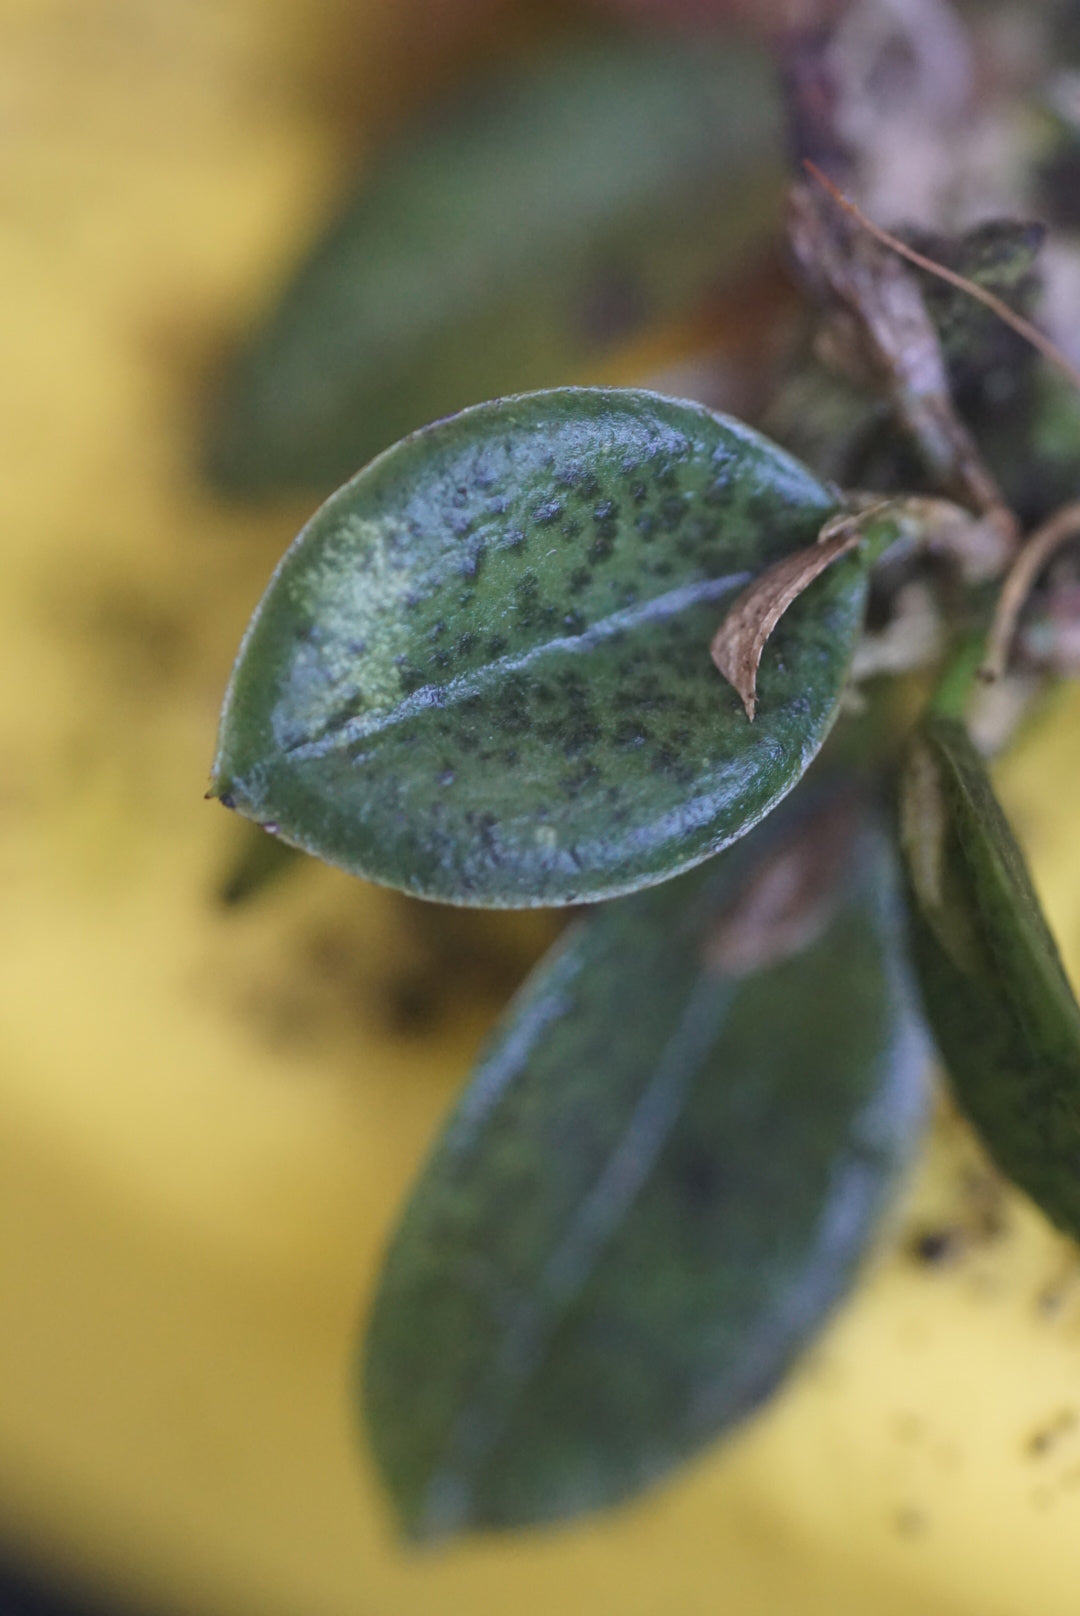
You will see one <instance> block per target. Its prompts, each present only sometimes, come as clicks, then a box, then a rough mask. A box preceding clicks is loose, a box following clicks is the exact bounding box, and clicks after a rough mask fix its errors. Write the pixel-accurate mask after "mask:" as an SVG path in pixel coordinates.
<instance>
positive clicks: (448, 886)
mask: <svg viewBox="0 0 1080 1616" xmlns="http://www.w3.org/2000/svg"><path fill="white" fill-rule="evenodd" d="M834 508H835V502H834V495H833V494H832V493H831V491H830V490H828V489H826V488H825V487H823V486H822V485H821V484H820V483H818V482H817V481H816V480H815V479H814V478H813V477H812V476H811V475H810V474H809V473H808V472H807V471H806V470H805V469H804V468H803V467H801V466H800V465H799V464H798V463H797V462H796V461H794V460H792V459H790V458H789V457H788V456H787V455H786V454H784V453H783V452H782V451H781V450H779V449H777V448H776V447H775V446H774V445H772V444H770V443H768V442H767V441H766V440H765V439H763V438H760V437H758V436H757V435H756V434H755V433H753V432H751V431H749V430H748V429H747V428H746V427H743V426H740V425H739V424H738V423H736V422H733V421H728V420H724V419H723V418H721V417H718V416H715V415H713V414H711V413H710V412H709V411H708V410H706V409H704V408H702V407H700V406H697V405H691V404H682V403H677V402H675V401H673V400H670V399H662V398H659V397H658V396H657V395H655V394H651V393H643V392H633V391H624V392H622V391H621V392H609V391H604V390H601V389H595V390H593V389H575V388H566V389H560V390H556V391H555V392H551V393H546V394H545V393H541V394H533V395H530V396H526V397H524V398H519V399H507V400H503V401H502V402H500V403H496V404H490V405H481V406H479V407H478V408H476V409H474V410H467V411H465V412H464V413H463V414H461V415H459V416H455V417H453V418H451V419H450V420H448V421H443V422H438V423H436V425H434V426H432V427H429V428H427V429H426V430H425V431H423V432H420V433H416V434H415V435H414V436H413V437H411V438H407V439H406V440H405V441H404V442H402V443H400V444H398V445H397V446H396V447H395V448H393V449H391V450H389V451H387V453H386V454H384V455H381V456H380V457H379V458H378V459H377V460H375V461H374V462H373V463H372V464H371V465H370V466H369V467H368V468H367V469H366V470H365V471H363V472H361V473H360V475H359V476H358V477H356V478H355V479H354V480H353V481H352V482H351V483H349V484H347V485H346V487H345V488H343V489H342V490H341V491H340V492H339V493H338V494H336V495H335V496H334V497H333V498H332V499H331V500H330V501H329V502H328V503H327V504H326V505H325V506H324V507H323V508H322V510H321V511H320V512H319V513H318V514H317V515H316V516H315V518H314V519H313V520H312V522H311V523H310V524H309V526H308V527H307V528H306V529H305V530H304V532H303V533H302V534H301V535H300V537H299V539H298V540H297V541H296V543H295V544H294V546H293V548H292V549H291V550H290V551H289V553H288V555H287V556H286V557H285V559H284V561H283V562H282V564H281V566H280V567H279V568H278V571H277V573H276V574H275V576H274V579H273V581H272V583H271V585H270V588H269V590H268V591H267V593H266V596H265V597H264V599H263V601H262V604H261V605H260V607H259V609H258V611H257V613H256V615H255V618H254V621H253V623H252V625H251V627H250V628H249V630H248V633H247V637H246V638H245V641H244V644H243V646H242V648H241V652H240V657H239V660H238V662H237V666H236V668H235V670H234V673H233V678H232V683H231V685H230V688H229V693H228V695H227V697H226V702H225V710H224V715H223V718H222V729H221V736H220V743H219V752H218V757H217V760H216V763H215V773H214V784H213V788H212V789H213V792H214V794H216V795H218V796H220V797H221V798H222V800H223V801H224V802H226V804H227V805H228V806H234V807H237V808H239V809H240V810H241V812H243V813H245V814H247V815H248V816H249V817H250V818H253V819H256V820H258V821H260V822H263V823H266V822H269V823H271V824H272V825H273V826H274V827H275V828H276V829H277V830H278V831H279V832H280V833H281V834H282V835H283V836H285V837H286V839H288V840H290V841H292V842H295V843H296V844H297V845H298V846H300V847H303V848H306V849H307V850H308V851H309V852H312V853H316V854H318V855H320V856H321V857H322V858H325V859H327V860H329V861H330V862H331V863H334V864H339V865H341V866H342V867H343V868H344V869H347V870H351V871H353V872H354V873H355V874H357V875H363V876H367V877H369V878H370V879H372V880H375V881H381V882H384V883H386V884H388V885H390V886H398V887H403V888H405V889H407V890H409V891H411V892H415V893H418V894H420V895H422V896H425V897H432V898H440V899H443V900H445V901H448V902H457V903H470V904H480V905H502V906H528V905H536V904H561V903H574V902H578V901H580V900H582V899H588V898H598V897H604V896H611V895H613V894H616V893H620V892H623V891H626V890H629V889H632V888H634V887H636V886H641V885H643V884H645V883H648V882H653V881H658V880H662V879H664V878H666V877H667V876H670V875H673V874H675V873H676V872H678V871H679V870H682V869H686V868H688V867H689V866H690V865H693V864H695V863H697V862H699V861H700V860H701V859H703V858H706V857H708V856H709V855H710V854H711V853H715V852H716V851H718V849H720V848H722V847H724V846H726V845H727V844H728V843H729V842H731V841H733V840H734V839H735V838H736V837H738V836H741V835H742V834H743V832H744V831H746V830H747V829H749V827H750V826H751V825H753V824H754V823H755V822H756V821H757V820H759V819H761V818H762V817H763V816H764V815H765V814H766V813H768V812H769V810H770V809H771V808H772V807H773V806H774V804H775V803H776V802H778V801H779V799H780V798H781V797H783V796H784V795H785V793H786V792H787V791H789V790H790V789H791V787H792V786H793V785H794V784H795V782H796V781H797V780H798V779H799V778H800V776H801V775H802V773H803V771H804V770H805V769H806V767H807V766H808V765H809V763H810V761H811V759H812V758H813V756H814V755H815V753H816V752H817V750H818V748H819V747H820V745H821V743H822V741H823V740H824V738H825V735H826V734H827V732H828V730H829V727H830V725H831V724H832V721H833V718H834V716H835V713H836V708H837V703H838V700H839V696H840V691H841V687H842V685H843V681H844V678H845V674H846V670H847V665H848V660H849V657H850V655H851V651H852V648H853V646H854V642H855V638H856V636H857V634H858V631H859V627H860V624H861V621H862V615H863V605H864V600H865V593H866V567H865V562H864V560H863V557H862V556H861V555H858V556H856V555H852V556H847V557H844V558H843V559H842V560H840V561H838V562H836V563H835V565H834V566H832V567H831V568H830V569H829V570H828V572H826V573H825V574H824V575H823V576H822V577H821V578H819V579H818V580H817V581H816V582H815V583H813V584H812V585H811V586H810V588H809V589H808V590H807V591H806V592H805V594H803V595H802V597H801V598H800V599H799V600H798V601H797V602H796V603H795V604H794V605H793V606H792V607H791V609H790V610H789V611H788V612H787V613H786V614H785V616H784V618H783V620H782V621H781V623H780V625H779V627H778V628H777V630H776V633H775V635H774V636H773V638H772V640H771V642H770V645H769V647H768V650H767V652H766V655H765V658H764V661H763V665H762V672H761V677H760V680H759V686H758V715H757V719H756V722H755V723H754V724H753V725H751V724H749V723H747V720H746V717H745V715H744V713H743V710H742V706H741V703H740V700H739V697H738V696H737V695H736V693H735V691H734V690H732V689H731V688H730V686H728V685H727V684H725V683H724V682H723V680H722V679H721V678H720V676H719V674H717V673H716V671H715V669H713V667H712V665H711V663H710V660H709V642H710V640H711V638H712V634H713V631H714V629H715V627H716V624H717V621H718V619H719V617H720V616H721V615H722V612H723V610H724V605H725V603H726V602H728V601H729V600H730V599H731V598H732V597H733V592H734V591H737V590H738V589H739V588H740V587H741V586H742V585H743V584H745V583H746V582H747V580H748V578H749V577H750V575H751V574H752V573H755V572H757V571H759V570H761V569H763V568H764V567H766V566H768V565H769V563H771V562H773V561H775V560H776V559H777V558H778V557H779V556H781V555H784V554H786V553H787V552H789V551H790V550H793V549H796V548H799V547H800V546H802V545H805V544H808V543H810V542H811V541H812V540H813V538H814V536H815V535H816V533H817V532H818V530H819V529H820V527H821V525H822V523H823V522H824V521H825V519H826V518H827V517H828V516H829V514H830V513H831V512H832V511H833V509H834Z"/></svg>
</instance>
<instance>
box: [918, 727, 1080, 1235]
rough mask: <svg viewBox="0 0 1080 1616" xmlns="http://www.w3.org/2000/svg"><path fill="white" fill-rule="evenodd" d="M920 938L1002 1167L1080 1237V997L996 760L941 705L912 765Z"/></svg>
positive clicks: (934, 997) (951, 1037)
mask: <svg viewBox="0 0 1080 1616" xmlns="http://www.w3.org/2000/svg"><path fill="white" fill-rule="evenodd" d="M901 832H902V840H903V847H904V854H905V860H906V865H907V873H908V891H909V896H910V900H911V905H910V906H911V914H912V927H911V929H912V941H913V952H914V956H915V963H916V968H917V971H918V976H919V983H920V986H921V989H922V995H923V1000H924V1003H925V1005H926V1010H927V1014H928V1016H929V1019H930V1024H931V1029H932V1031H933V1034H934V1037H935V1039H936V1040H937V1043H938V1046H939V1048H940V1050H941V1054H942V1056H943V1058H944V1060H945V1064H946V1066H947V1067H948V1070H949V1075H950V1077H951V1079H952V1086H953V1090H954V1092H955V1094H956V1097H957V1100H958V1101H959V1103H960V1105H961V1106H962V1107H963V1109H964V1110H965V1111H966V1112H967V1114H968V1116H969V1117H970V1118H971V1120H972V1122H973V1123H974V1124H975V1126H976V1128H977V1129H978V1130H979V1132H980V1134H981V1135H982V1139H983V1142H984V1144H985V1145H986V1147H987V1150H988V1151H989V1153H990V1155H991V1156H992V1157H993V1159H994V1161H995V1162H996V1163H997V1164H998V1166H999V1167H1000V1168H1001V1170H1002V1172H1004V1173H1005V1174H1007V1176H1008V1177H1009V1178H1011V1179H1013V1180H1014V1181H1015V1183H1017V1184H1019V1185H1020V1187H1021V1188H1022V1189H1024V1190H1026V1191H1027V1193H1028V1194H1029V1195H1030V1196H1031V1197H1032V1199H1033V1200H1035V1201H1036V1202H1038V1204H1039V1206H1040V1207H1041V1208H1042V1209H1043V1211H1044V1212H1045V1213H1046V1214H1047V1216H1048V1217H1049V1218H1051V1219H1052V1220H1053V1222H1054V1223H1056V1224H1058V1225H1059V1226H1060V1227H1061V1228H1063V1229H1065V1230H1067V1231H1068V1232H1069V1233H1070V1234H1073V1235H1075V1236H1080V1007H1078V1006H1077V1003H1076V1000H1075V999H1074V997H1073V994H1072V990H1071V988H1070V987H1069V984H1068V981H1067V980H1066V977H1065V973H1064V971H1063V969H1062V966H1061V960H1060V958H1059V956H1058V951H1057V948H1056V946H1055V943H1054V939H1053V937H1052V936H1051V934H1050V930H1049V928H1048V926H1047V924H1046V921H1045V919H1044V918H1043V914H1042V910H1041V909H1040V907H1039V902H1038V899H1037V898H1036V896H1035V892H1034V889H1033V888H1032V885H1031V880H1030V877H1029V876H1028V873H1027V870H1026V868H1025V866H1024V861H1023V857H1022V855H1021V853H1020V849H1019V848H1018V847H1017V844H1016V841H1015V838H1014V837H1013V834H1012V831H1011V830H1010V829H1009V825H1008V822H1007V821H1006V819H1005V816H1004V814H1003V813H1002V811H1001V808H1000V807H999V805H998V802H997V799H996V798H995V796H994V793H993V790H992V788H991V786H990V782H989V780H988V779H987V776H986V771H985V769H984V767H983V764H982V761H981V759H980V758H979V756H978V754H977V753H976V751H975V749H974V747H973V746H972V744H971V742H970V741H969V739H968V737H967V734H966V732H965V730H964V729H963V728H962V727H961V725H959V724H957V723H955V722H953V721H951V720H947V719H942V718H937V717H934V718H931V719H930V720H928V721H927V722H926V723H925V724H924V725H923V727H922V729H921V731H920V733H919V734H918V736H917V738H916V739H915V741H914V742H913V744H912V746H911V749H910V752H909V755H908V759H907V764H906V768H905V771H904V776H903V786H902V795H901Z"/></svg>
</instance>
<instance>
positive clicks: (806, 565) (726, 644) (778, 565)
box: [710, 516, 861, 723]
mask: <svg viewBox="0 0 1080 1616" xmlns="http://www.w3.org/2000/svg"><path fill="white" fill-rule="evenodd" d="M860 537H861V532H860V528H859V524H858V520H857V518H855V517H851V516H844V517H840V518H839V519H835V518H834V519H833V521H831V522H827V523H826V524H825V526H824V527H823V528H822V530H821V533H820V535H819V536H818V539H817V542H816V543H815V544H811V545H809V546H808V547H807V549H805V550H796V551H795V552H794V554H793V555H789V556H784V557H783V559H782V560H780V561H777V562H775V563H774V564H773V565H772V566H771V567H768V568H766V570H765V571H764V572H763V573H762V574H761V575H760V577H757V578H755V579H754V582H753V583H752V584H750V585H749V586H748V587H747V588H746V589H744V590H743V592H742V594H741V595H740V596H739V597H738V599H737V600H736V601H735V604H734V605H733V606H732V608H731V610H730V611H729V612H728V614H727V616H726V617H725V618H724V621H723V622H722V623H721V625H720V627H719V628H718V629H717V631H716V633H715V635H714V636H713V642H712V645H711V646H710V651H711V654H712V659H713V661H714V662H715V664H716V666H717V667H718V668H719V670H720V672H721V673H722V674H723V676H724V678H725V679H726V680H727V682H728V684H730V685H733V686H734V687H735V689H736V690H737V691H738V693H739V695H740V696H741V697H742V704H743V706H744V707H745V708H746V716H747V718H748V719H749V720H750V722H751V723H753V722H754V713H755V712H756V710H757V672H758V667H759V665H760V662H761V653H762V651H764V649H765V646H766V643H767V641H768V639H769V636H770V634H771V633H772V631H773V629H774V628H775V627H776V625H777V623H779V621H780V619H781V618H782V617H783V615H784V613H785V612H786V611H787V609H788V607H789V606H790V605H791V603H792V601H795V600H798V598H799V596H800V595H801V594H802V592H803V590H804V589H806V588H807V586H808V585H809V584H812V583H813V581H814V579H815V578H817V577H818V576H819V575H820V574H821V573H823V572H824V571H825V568H826V567H829V566H831V565H832V563H833V562H834V561H837V560H839V558H840V557H841V556H842V555H847V553H848V551H849V550H854V548H855V546H856V545H857V544H858V542H859V539H860Z"/></svg>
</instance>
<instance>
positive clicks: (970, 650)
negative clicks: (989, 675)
mask: <svg viewBox="0 0 1080 1616" xmlns="http://www.w3.org/2000/svg"><path fill="white" fill-rule="evenodd" d="M985 654H986V635H985V633H984V632H982V631H980V630H972V631H971V632H969V633H967V634H961V635H960V636H958V638H957V639H956V641H955V643H954V644H953V646H952V649H951V650H950V652H949V654H948V656H947V657H946V659H945V662H944V665H943V667H942V669H941V673H940V675H939V676H938V682H937V685H936V687H935V690H934V694H933V695H932V696H931V698H930V705H929V709H928V710H929V711H930V712H931V713H936V714H937V716H938V717H939V718H955V719H958V720H959V721H960V723H963V722H964V720H965V716H966V713H967V708H968V703H969V701H970V699H971V692H972V690H973V689H974V687H975V682H976V680H977V679H978V676H979V669H980V668H981V667H982V662H983V657H984V656H985Z"/></svg>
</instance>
